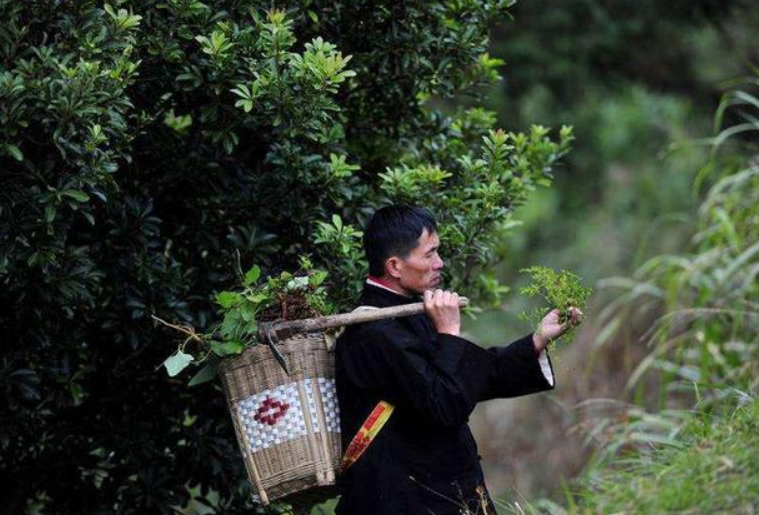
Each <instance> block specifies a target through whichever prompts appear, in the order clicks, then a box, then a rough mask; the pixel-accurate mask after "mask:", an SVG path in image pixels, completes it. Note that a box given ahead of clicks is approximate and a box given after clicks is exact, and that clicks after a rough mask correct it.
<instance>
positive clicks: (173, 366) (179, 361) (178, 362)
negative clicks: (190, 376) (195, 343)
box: [163, 350, 193, 377]
mask: <svg viewBox="0 0 759 515" xmlns="http://www.w3.org/2000/svg"><path fill="white" fill-rule="evenodd" d="M192 360H193V357H192V355H191V354H185V353H184V352H182V351H181V350H177V352H176V353H175V354H172V355H171V356H170V357H169V358H168V359H166V361H164V362H163V366H164V367H166V372H168V374H169V376H170V377H174V376H175V375H177V374H179V373H180V372H181V371H182V370H184V369H185V368H187V366H188V365H189V364H190V363H191V362H192Z"/></svg>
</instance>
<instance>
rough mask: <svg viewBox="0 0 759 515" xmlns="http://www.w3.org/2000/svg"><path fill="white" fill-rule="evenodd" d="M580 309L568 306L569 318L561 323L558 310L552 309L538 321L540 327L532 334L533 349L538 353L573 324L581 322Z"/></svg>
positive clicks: (581, 314)
mask: <svg viewBox="0 0 759 515" xmlns="http://www.w3.org/2000/svg"><path fill="white" fill-rule="evenodd" d="M584 316H585V315H583V313H582V311H580V309H579V308H576V307H570V308H569V320H567V321H566V322H564V323H563V324H560V323H559V310H558V309H554V310H553V311H551V312H550V313H548V314H547V315H546V316H545V317H544V318H543V320H541V321H540V327H539V328H538V330H537V331H535V334H533V335H532V341H533V343H534V344H535V351H536V352H537V353H538V354H540V353H541V352H542V351H543V349H545V348H546V346H547V345H548V344H549V343H551V342H552V341H553V340H555V339H556V338H558V337H559V336H561V335H562V334H564V333H566V332H567V331H569V329H570V328H571V327H573V326H576V325H580V324H581V323H582V319H583V317H584Z"/></svg>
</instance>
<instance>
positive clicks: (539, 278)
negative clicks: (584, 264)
mask: <svg viewBox="0 0 759 515" xmlns="http://www.w3.org/2000/svg"><path fill="white" fill-rule="evenodd" d="M519 273H524V274H528V275H529V276H530V278H531V280H532V282H531V283H530V284H529V285H528V286H525V287H523V288H522V289H521V290H520V293H521V294H522V295H527V296H528V297H541V298H543V300H544V301H545V302H546V303H547V306H545V305H544V306H542V307H539V308H536V309H535V310H534V311H533V313H532V314H528V313H526V312H522V313H521V314H520V318H521V319H522V320H525V321H529V322H531V323H532V325H533V326H535V327H537V326H538V325H539V324H540V320H541V319H542V318H543V317H544V316H545V315H546V314H547V313H548V312H549V311H551V310H552V309H554V308H558V309H559V310H560V314H559V323H561V324H563V323H565V322H566V321H567V320H569V311H568V308H570V307H576V308H580V309H584V308H585V305H586V304H587V301H588V297H589V296H590V294H591V292H592V290H591V289H590V288H587V287H585V286H583V285H582V282H581V280H580V278H579V277H578V276H576V275H575V274H573V273H572V272H569V271H567V270H560V271H558V272H557V271H555V270H552V269H550V268H546V267H542V266H533V267H530V268H523V269H521V270H520V271H519ZM572 332H573V331H572V330H570V331H568V332H567V333H565V334H564V335H563V336H562V337H561V338H562V339H564V340H565V341H566V340H570V339H571V333H572Z"/></svg>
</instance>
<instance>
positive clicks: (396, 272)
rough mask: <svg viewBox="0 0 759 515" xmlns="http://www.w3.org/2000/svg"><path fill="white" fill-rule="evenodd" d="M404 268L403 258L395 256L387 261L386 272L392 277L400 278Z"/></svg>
mask: <svg viewBox="0 0 759 515" xmlns="http://www.w3.org/2000/svg"><path fill="white" fill-rule="evenodd" d="M402 269H403V260H402V259H401V258H399V257H398V256H393V257H391V258H388V260H387V261H385V273H387V274H388V275H389V276H390V277H393V278H395V279H399V278H400V277H401V270H402Z"/></svg>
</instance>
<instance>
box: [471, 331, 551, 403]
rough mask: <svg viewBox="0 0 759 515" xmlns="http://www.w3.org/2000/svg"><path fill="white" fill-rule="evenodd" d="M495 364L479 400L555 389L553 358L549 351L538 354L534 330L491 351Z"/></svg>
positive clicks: (490, 349) (489, 350)
mask: <svg viewBox="0 0 759 515" xmlns="http://www.w3.org/2000/svg"><path fill="white" fill-rule="evenodd" d="M487 352H489V353H490V354H491V355H492V356H493V357H494V360H495V366H494V367H493V368H492V370H491V375H490V377H489V380H488V382H487V385H486V387H485V388H484V389H483V390H482V392H481V396H480V398H479V400H481V401H485V400H489V399H495V398H504V397H518V396H520V395H528V394H531V393H537V392H542V391H544V390H552V389H553V388H555V386H556V380H555V376H554V373H553V366H552V364H551V359H550V358H549V357H548V352H547V351H545V350H544V351H542V352H541V353H540V355H539V356H538V355H536V354H535V346H534V344H533V342H532V333H530V334H528V335H527V336H524V337H522V338H520V339H519V340H516V341H514V342H512V343H510V344H509V345H506V346H501V347H491V348H489V349H488V350H487Z"/></svg>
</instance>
